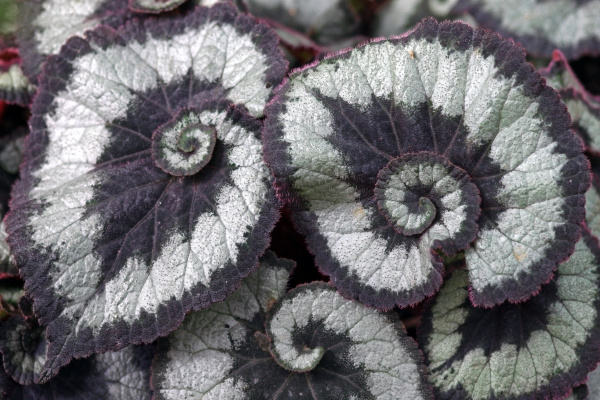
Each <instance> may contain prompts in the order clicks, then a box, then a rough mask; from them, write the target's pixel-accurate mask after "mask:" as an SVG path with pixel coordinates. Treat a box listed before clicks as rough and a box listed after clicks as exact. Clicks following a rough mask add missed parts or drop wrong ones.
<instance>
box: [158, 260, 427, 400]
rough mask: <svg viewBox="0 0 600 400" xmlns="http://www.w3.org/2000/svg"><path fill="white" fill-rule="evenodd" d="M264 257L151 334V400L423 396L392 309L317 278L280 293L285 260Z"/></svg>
mask: <svg viewBox="0 0 600 400" xmlns="http://www.w3.org/2000/svg"><path fill="white" fill-rule="evenodd" d="M269 257H271V258H272V259H273V260H272V261H268V262H263V263H261V266H260V267H259V269H258V270H257V271H256V272H254V273H253V274H251V275H250V276H248V278H246V279H245V280H244V283H243V284H242V287H241V288H240V290H239V291H237V292H235V293H234V294H233V295H232V296H231V297H229V298H228V299H227V300H225V302H223V303H218V304H215V305H213V306H212V307H211V308H210V309H209V310H206V311H200V312H195V313H192V314H191V315H189V316H188V318H187V319H186V321H185V322H184V324H183V325H182V327H181V328H180V329H178V330H177V331H175V332H174V333H173V334H171V336H169V337H168V338H165V339H159V345H160V350H159V353H158V355H157V357H156V359H155V361H154V364H153V373H154V375H153V383H154V389H155V391H156V395H157V399H180V398H187V399H201V398H212V397H213V396H214V397H221V398H227V399H234V398H235V399H255V400H257V399H272V398H279V399H303V398H310V399H323V400H325V399H351V398H356V399H392V398H393V399H411V400H413V399H431V393H430V388H429V386H428V384H427V382H426V378H425V373H424V368H423V366H422V364H421V361H420V358H421V356H420V354H419V352H418V350H417V348H416V346H415V343H414V342H413V341H412V339H410V338H408V337H407V336H406V333H405V332H404V329H403V328H402V326H401V323H400V321H398V319H397V317H395V316H392V315H386V314H379V313H377V312H376V311H375V310H373V309H369V308H366V307H364V306H363V305H361V304H359V303H356V302H353V301H349V300H346V299H344V298H343V297H341V296H340V295H339V294H337V292H336V291H335V290H334V289H333V288H331V287H329V286H328V285H326V284H323V283H313V284H308V285H304V286H302V287H299V288H296V289H294V290H292V291H291V292H289V293H287V294H285V295H284V290H285V282H286V279H287V273H288V271H289V266H287V267H286V266H285V265H283V266H278V265H277V264H280V263H281V261H277V260H275V259H274V257H273V256H269ZM282 267H284V268H282ZM259 283H260V285H259ZM265 292H267V293H269V294H266V293H265ZM267 299H268V301H267ZM267 312H268V316H266V315H267ZM265 317H266V326H267V330H266V333H265V331H264V327H265ZM271 353H272V354H273V355H275V357H276V359H273V358H272V357H271ZM294 354H295V356H296V357H297V356H298V355H300V358H301V359H300V360H298V358H296V357H295V356H294ZM311 356H312V358H311V360H310V361H308V362H304V361H306V358H307V357H311ZM290 357H291V358H290ZM276 360H277V361H276ZM190 377H194V378H193V379H190Z"/></svg>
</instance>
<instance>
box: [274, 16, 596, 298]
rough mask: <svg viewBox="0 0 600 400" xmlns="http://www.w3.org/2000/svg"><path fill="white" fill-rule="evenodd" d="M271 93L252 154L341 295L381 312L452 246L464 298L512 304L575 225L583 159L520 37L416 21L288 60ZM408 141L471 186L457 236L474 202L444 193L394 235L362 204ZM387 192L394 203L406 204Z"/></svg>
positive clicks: (420, 288)
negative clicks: (346, 46)
mask: <svg viewBox="0 0 600 400" xmlns="http://www.w3.org/2000/svg"><path fill="white" fill-rule="evenodd" d="M500 54H502V57H500V56H499V55H500ZM276 96H277V97H276V99H275V100H274V101H273V102H272V103H271V104H270V105H269V107H268V108H267V111H266V114H267V120H266V126H265V133H264V139H265V159H266V160H267V163H268V164H269V166H270V167H271V169H272V170H273V172H274V175H275V179H276V185H277V191H278V196H279V197H280V198H281V199H282V200H283V201H284V202H286V203H287V204H289V206H290V208H292V210H293V218H294V221H295V223H296V225H297V226H298V228H299V229H300V231H301V232H302V233H303V234H305V235H306V236H307V242H308V246H309V249H310V250H311V252H312V253H313V254H315V257H316V262H317V265H318V266H319V268H321V270H322V271H323V272H324V273H326V274H327V275H329V276H330V277H331V282H332V283H333V284H334V285H335V286H336V287H337V288H338V290H340V292H341V293H342V294H343V295H344V296H346V297H349V298H357V299H359V300H360V301H361V302H363V303H365V304H367V305H371V306H375V307H378V308H382V309H389V308H391V307H393V306H394V305H398V306H401V307H403V306H407V305H410V304H413V303H416V302H418V301H421V300H422V299H423V298H424V297H426V296H429V295H431V294H433V293H434V292H435V291H436V290H437V289H438V288H439V286H440V285H441V282H442V275H443V265H442V263H441V260H440V259H439V255H438V254H437V253H436V252H437V251H439V250H441V251H442V252H443V253H445V254H446V255H452V254H454V253H455V252H457V251H461V250H462V251H465V256H466V262H467V267H468V269H469V274H470V280H471V289H472V293H471V298H472V301H473V302H474V303H475V304H477V305H482V306H492V305H494V304H498V303H502V302H503V301H506V300H510V301H514V302H516V301H523V300H525V299H527V298H528V297H530V296H531V295H532V294H533V293H535V292H536V291H537V290H539V287H540V285H541V284H542V283H544V282H546V281H548V280H549V279H550V277H551V275H552V271H553V270H554V269H555V268H556V265H557V263H558V262H560V261H562V260H563V259H565V258H566V257H567V256H568V255H569V254H570V253H571V252H572V250H573V247H574V243H575V242H576V241H577V240H578V238H579V227H578V225H579V223H580V222H581V221H582V219H583V217H584V206H583V203H584V193H585V191H586V190H587V188H588V186H589V165H588V162H587V160H586V158H585V157H584V155H583V154H582V145H581V143H580V140H579V139H578V138H577V137H576V136H574V135H573V133H572V132H571V131H569V117H568V114H567V111H566V107H565V106H564V105H563V104H561V103H560V100H559V97H558V95H557V94H556V92H554V91H553V90H552V89H551V88H549V87H546V86H545V85H544V84H543V83H542V79H541V78H540V76H539V74H537V73H536V72H535V71H534V70H533V68H532V66H531V65H530V64H529V63H527V62H526V61H525V58H524V54H523V49H522V48H521V47H520V46H518V45H516V44H515V43H514V42H512V41H509V40H504V39H502V38H500V37H499V36H498V35H497V34H495V33H493V32H491V31H487V30H473V29H472V28H470V27H468V26H467V25H465V24H462V23H458V22H454V23H449V22H445V23H440V24H438V23H437V22H435V21H434V20H432V19H429V20H425V21H424V22H423V23H422V24H420V25H419V26H417V27H416V28H415V30H414V31H412V32H411V33H409V34H407V35H404V36H402V37H401V38H396V39H390V40H375V41H373V42H371V43H369V44H366V45H362V46H359V47H358V48H356V49H354V50H352V51H347V52H344V53H342V54H339V55H335V56H332V57H329V58H327V59H325V60H323V61H322V62H320V63H319V64H316V65H311V66H308V67H306V68H305V69H303V70H300V71H296V72H295V73H293V74H292V75H291V77H290V79H289V80H288V81H287V82H286V84H284V85H282V86H281V87H280V88H278V90H277V95H276ZM420 152H427V153H433V154H435V155H438V156H440V157H443V158H445V159H446V160H447V162H448V163H450V164H452V165H454V166H456V167H457V168H459V169H460V170H462V171H464V172H465V174H466V175H467V176H468V179H470V180H471V181H472V182H473V183H474V184H475V185H476V186H477V189H478V190H479V195H480V197H481V205H480V211H481V214H480V216H479V219H478V220H477V224H478V233H477V238H476V239H475V240H474V241H473V242H472V243H470V241H471V240H472V239H473V238H472V237H471V238H468V237H466V236H461V233H460V232H463V230H464V229H463V228H464V226H465V224H466V223H467V221H468V219H467V218H466V215H467V214H468V213H467V212H466V211H465V210H466V208H467V207H469V206H472V205H473V204H472V203H473V202H474V201H473V200H467V198H468V197H461V196H460V195H459V194H460V192H458V191H456V192H454V193H448V194H447V195H445V196H444V197H442V198H441V199H439V198H438V199H437V200H436V201H440V202H441V201H444V202H445V203H446V204H452V205H453V206H452V207H450V208H449V209H451V210H452V212H438V214H437V215H436V217H435V219H434V220H433V222H432V223H431V227H430V228H428V229H427V230H425V231H424V232H423V233H421V234H417V235H408V236H406V235H402V234H400V233H398V232H397V230H395V229H394V227H393V226H392V225H391V224H390V221H389V218H386V216H385V215H384V214H385V213H382V212H381V210H380V208H378V206H377V205H378V204H379V201H378V200H377V194H375V195H374V187H376V186H377V182H378V174H379V173H380V171H382V169H383V168H384V167H385V166H386V165H388V163H390V162H392V160H395V159H399V157H400V159H401V157H403V156H405V155H406V154H411V153H420ZM434 172H435V171H434ZM411 176H413V175H410V174H408V175H407V176H406V177H404V178H402V179H407V182H409V183H410V184H412V183H411V182H412V181H414V182H417V181H418V180H416V178H414V177H411ZM425 178H426V177H423V179H425ZM402 179H401V180H402ZM419 179H420V180H421V183H419V185H420V186H419V187H416V188H415V190H414V192H415V193H419V194H418V196H424V197H428V198H430V200H432V201H433V199H435V196H433V197H432V193H433V190H432V189H431V188H432V187H434V186H428V185H435V184H436V182H438V181H437V180H436V179H441V178H440V176H437V175H435V174H431V175H429V176H428V177H427V178H426V179H425V180H423V179H421V178H419ZM423 182H425V183H423ZM427 182H429V183H427ZM437 184H438V185H442V186H444V187H446V186H448V185H447V182H443V183H439V182H438V183H437ZM407 185H408V183H407ZM403 196H404V197H402V196H399V197H398V202H401V200H402V199H405V200H406V199H408V200H407V201H408V202H407V203H406V204H405V206H406V207H408V210H409V211H410V209H411V207H412V206H411V205H410V204H416V202H415V200H414V199H412V200H411V199H410V198H407V197H406V196H405V195H403ZM418 196H417V197H418ZM402 201H404V200H402ZM398 210H400V211H398V213H399V215H400V214H402V215H404V214H406V210H404V209H400V208H398ZM413 210H414V208H413ZM438 210H441V207H438Z"/></svg>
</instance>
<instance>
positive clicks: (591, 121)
mask: <svg viewBox="0 0 600 400" xmlns="http://www.w3.org/2000/svg"><path fill="white" fill-rule="evenodd" d="M599 4H600V3H599ZM540 73H541V75H542V76H543V77H544V78H546V82H547V83H548V85H550V86H552V87H553V88H554V89H556V90H557V91H558V93H559V94H560V97H561V99H562V101H563V102H564V103H565V104H566V105H567V108H568V109H569V114H570V115H571V123H572V126H573V129H575V131H576V132H577V134H578V135H579V136H580V137H581V138H582V139H583V140H584V142H585V145H586V147H587V150H588V151H589V152H591V153H594V154H600V100H599V99H598V97H596V96H593V95H591V94H590V93H589V92H588V91H587V90H586V89H585V87H584V86H583V85H582V84H581V82H579V79H578V78H577V76H576V75H575V73H574V72H573V70H572V69H571V67H570V66H569V63H568V61H567V59H566V58H565V56H564V55H563V54H562V53H561V52H560V51H559V50H555V51H554V53H553V55H552V61H551V62H550V65H548V67H547V68H544V69H541V70H540Z"/></svg>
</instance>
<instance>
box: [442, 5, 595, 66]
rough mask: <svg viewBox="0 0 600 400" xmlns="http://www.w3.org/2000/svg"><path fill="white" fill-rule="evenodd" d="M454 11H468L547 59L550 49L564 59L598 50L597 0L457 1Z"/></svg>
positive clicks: (482, 21) (486, 25) (477, 19)
mask: <svg viewBox="0 0 600 400" xmlns="http://www.w3.org/2000/svg"><path fill="white" fill-rule="evenodd" d="M454 11H455V12H468V13H469V14H471V15H472V16H473V17H474V18H475V20H476V21H477V22H478V23H479V24H480V26H482V27H485V28H491V29H494V30H496V31H498V32H500V33H501V34H502V35H506V36H510V37H512V38H514V39H515V40H517V41H519V42H521V43H522V44H523V45H524V46H525V48H526V49H527V52H528V53H531V54H533V55H535V56H538V57H548V58H550V57H551V55H552V52H553V50H554V49H560V50H561V51H562V52H563V53H564V54H565V56H566V57H567V58H568V59H574V58H578V57H580V56H581V55H583V54H589V53H593V54H599V53H600V24H598V20H600V1H599V0H584V1H582V0H552V1H547V0H507V1H496V0H459V2H458V4H457V5H456V6H455V8H454Z"/></svg>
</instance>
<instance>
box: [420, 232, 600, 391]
mask: <svg viewBox="0 0 600 400" xmlns="http://www.w3.org/2000/svg"><path fill="white" fill-rule="evenodd" d="M599 266H600V248H599V247H598V241H597V239H596V238H594V237H592V236H591V235H590V234H589V232H587V231H586V232H584V233H583V236H582V239H581V240H580V241H579V242H578V243H577V244H576V246H575V252H574V253H573V255H572V256H571V257H570V258H569V260H567V261H565V262H564V263H562V264H560V265H559V267H558V271H557V274H556V278H555V279H554V280H553V281H552V282H550V283H549V284H548V285H545V286H543V287H542V290H541V292H540V293H539V294H538V295H536V296H534V297H533V298H531V299H530V300H528V301H527V302H525V303H522V304H503V305H500V306H497V307H494V308H491V309H483V308H476V307H473V306H472V305H471V304H470V301H469V293H468V279H467V273H466V271H462V270H459V271H456V272H454V273H453V274H452V276H451V277H450V279H449V280H448V282H446V284H445V285H444V287H443V288H442V290H441V291H440V293H439V295H438V296H437V297H436V298H435V300H434V301H433V302H432V305H431V308H430V309H429V310H427V311H426V313H425V315H424V322H423V326H422V327H421V329H420V332H419V342H420V343H421V348H422V349H423V351H424V353H425V358H426V361H427V365H428V367H429V370H430V373H431V377H430V381H431V383H432V384H433V386H434V389H435V392H436V398H439V399H440V400H444V399H459V398H460V399H465V400H466V399H479V400H483V399H499V398H501V399H507V400H509V399H520V400H526V399H539V398H546V399H561V398H563V397H564V396H566V395H567V394H568V393H569V391H570V390H571V387H572V386H574V385H577V384H579V383H581V382H582V381H583V380H584V379H585V377H586V375H587V373H588V372H589V371H590V370H591V369H593V368H595V367H596V364H597V363H598V361H599V360H600V352H599V350H600V325H599V318H600V316H599V312H600V286H599V284H600V269H599V268H600V267H599Z"/></svg>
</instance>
